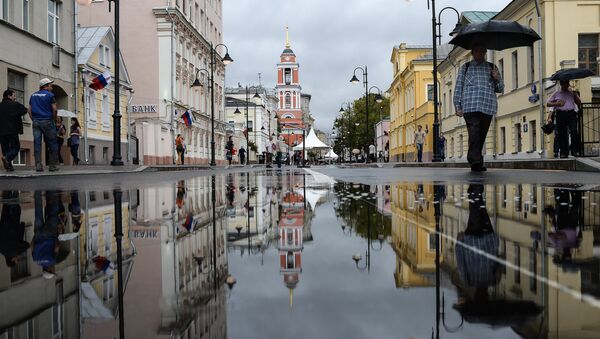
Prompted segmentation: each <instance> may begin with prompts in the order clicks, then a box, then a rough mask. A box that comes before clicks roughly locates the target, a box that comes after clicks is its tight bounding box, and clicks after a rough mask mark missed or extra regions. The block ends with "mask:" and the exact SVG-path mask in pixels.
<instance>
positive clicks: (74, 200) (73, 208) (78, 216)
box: [69, 191, 83, 232]
mask: <svg viewBox="0 0 600 339" xmlns="http://www.w3.org/2000/svg"><path fill="white" fill-rule="evenodd" d="M69 212H70V213H71V225H73V232H79V229H80V228H81V223H82V219H83V215H82V213H81V203H80V202H79V193H78V192H77V191H73V192H71V202H69Z"/></svg>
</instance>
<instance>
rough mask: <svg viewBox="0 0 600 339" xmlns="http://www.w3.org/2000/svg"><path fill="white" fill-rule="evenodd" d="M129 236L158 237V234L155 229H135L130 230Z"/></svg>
mask: <svg viewBox="0 0 600 339" xmlns="http://www.w3.org/2000/svg"><path fill="white" fill-rule="evenodd" d="M131 237H132V238H136V239H158V237H159V234H158V230H156V229H136V230H133V231H132V232H131Z"/></svg>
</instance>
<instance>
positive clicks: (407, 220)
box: [391, 184, 435, 287]
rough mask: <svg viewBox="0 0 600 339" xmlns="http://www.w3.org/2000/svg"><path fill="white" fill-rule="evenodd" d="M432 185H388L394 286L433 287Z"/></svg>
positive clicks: (433, 227) (433, 219) (433, 234)
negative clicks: (390, 187) (394, 261)
mask: <svg viewBox="0 0 600 339" xmlns="http://www.w3.org/2000/svg"><path fill="white" fill-rule="evenodd" d="M433 190H434V185H433V184H402V185H393V186H392V193H391V197H392V213H393V216H392V246H393V248H394V250H395V251H396V254H397V257H396V272H395V273H394V277H395V280H396V286H397V287H415V286H433V284H435V281H434V279H433V277H432V275H433V274H434V273H435V215H434V212H435V206H434V204H433V203H432V199H430V198H429V197H430V196H431V195H433Z"/></svg>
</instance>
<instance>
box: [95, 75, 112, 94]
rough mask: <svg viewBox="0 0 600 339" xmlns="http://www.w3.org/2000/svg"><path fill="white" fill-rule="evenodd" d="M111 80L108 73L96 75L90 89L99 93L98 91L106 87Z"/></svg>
mask: <svg viewBox="0 0 600 339" xmlns="http://www.w3.org/2000/svg"><path fill="white" fill-rule="evenodd" d="M111 80H112V77H111V75H110V72H108V71H107V72H104V73H102V74H100V75H98V76H97V77H95V78H94V79H92V83H91V84H90V88H91V89H93V90H95V91H99V90H101V89H103V88H104V87H106V86H108V84H110V81H111Z"/></svg>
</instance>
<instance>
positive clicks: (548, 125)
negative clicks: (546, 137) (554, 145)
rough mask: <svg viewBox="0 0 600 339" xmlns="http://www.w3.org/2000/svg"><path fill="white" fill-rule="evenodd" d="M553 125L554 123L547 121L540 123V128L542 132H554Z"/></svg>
mask: <svg viewBox="0 0 600 339" xmlns="http://www.w3.org/2000/svg"><path fill="white" fill-rule="evenodd" d="M555 127H556V126H555V125H554V123H551V122H548V123H546V124H544V125H542V127H541V129H542V131H543V132H544V134H552V133H553V132H554V128H555Z"/></svg>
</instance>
